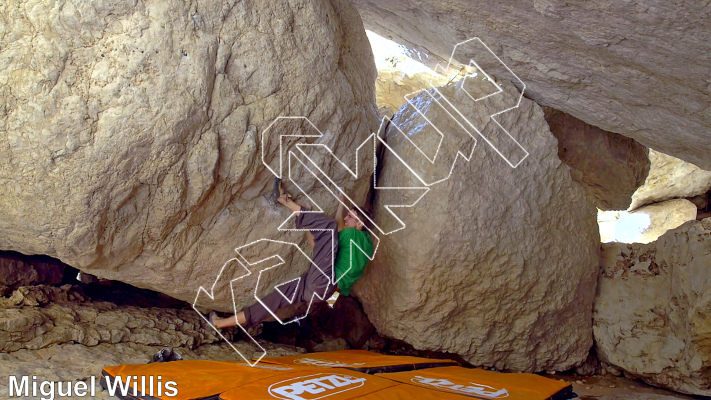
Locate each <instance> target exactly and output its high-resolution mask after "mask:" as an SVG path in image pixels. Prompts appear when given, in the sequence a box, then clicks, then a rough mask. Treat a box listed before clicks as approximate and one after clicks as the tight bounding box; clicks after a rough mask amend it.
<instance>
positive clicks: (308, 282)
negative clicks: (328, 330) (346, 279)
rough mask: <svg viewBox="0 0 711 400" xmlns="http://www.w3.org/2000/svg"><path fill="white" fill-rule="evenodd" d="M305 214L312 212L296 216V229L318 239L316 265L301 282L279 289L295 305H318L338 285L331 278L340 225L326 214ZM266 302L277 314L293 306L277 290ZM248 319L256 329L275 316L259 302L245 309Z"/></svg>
mask: <svg viewBox="0 0 711 400" xmlns="http://www.w3.org/2000/svg"><path fill="white" fill-rule="evenodd" d="M303 211H309V210H308V209H306V208H305V207H303V208H302V212H301V214H299V216H298V217H296V228H297V229H308V230H309V231H310V232H311V234H312V235H313V237H314V252H313V255H312V256H311V260H312V261H313V263H312V264H311V265H310V266H309V269H308V271H306V273H305V274H303V275H301V279H299V280H298V282H297V281H296V280H294V281H291V282H289V283H287V284H284V285H281V286H279V290H281V291H282V292H283V293H284V295H286V297H288V298H290V299H291V298H293V299H294V302H293V304H296V303H299V302H306V303H308V302H310V301H311V298H312V297H313V299H314V302H318V301H321V300H319V297H318V296H321V297H322V298H323V301H326V300H327V299H328V298H329V297H331V295H332V294H333V292H335V291H336V285H332V284H331V276H333V262H334V261H335V259H336V255H337V253H338V223H337V222H336V220H335V219H333V218H331V217H328V216H326V215H323V214H316V213H306V212H303ZM328 229H331V230H332V231H329V230H328ZM314 264H316V265H318V266H319V268H321V271H323V272H324V273H325V274H326V275H324V274H322V273H321V271H319V270H318V268H316V265H314ZM316 295H318V296H316ZM262 302H264V304H266V306H267V307H268V308H269V309H270V310H271V311H272V312H274V313H275V312H276V310H278V309H280V308H283V307H286V306H289V305H290V304H291V303H289V301H288V300H287V299H285V298H284V296H282V295H281V293H279V292H278V291H276V290H274V291H272V292H271V293H269V294H268V295H267V296H266V297H264V298H263V299H262ZM244 316H245V318H246V319H247V324H248V325H249V326H252V325H256V324H258V323H260V322H262V321H264V320H265V319H267V318H269V317H271V314H270V313H269V311H267V309H265V308H264V306H262V304H260V303H259V302H257V303H255V304H253V305H251V306H249V307H247V308H245V309H244Z"/></svg>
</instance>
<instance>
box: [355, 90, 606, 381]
mask: <svg viewBox="0 0 711 400" xmlns="http://www.w3.org/2000/svg"><path fill="white" fill-rule="evenodd" d="M480 82H481V81H480ZM502 89H503V93H504V94H505V95H504V96H503V97H501V96H498V95H497V96H492V97H489V98H488V99H487V100H486V101H481V102H478V103H474V102H471V101H469V100H468V99H469V97H468V95H467V94H466V93H464V89H462V87H461V85H459V84H458V85H456V86H454V85H450V86H447V87H444V88H441V89H439V90H440V93H441V94H443V95H444V96H446V97H447V98H448V99H449V101H450V102H452V104H454V105H456V107H457V108H458V109H459V110H460V111H461V112H462V114H464V115H473V116H474V117H472V119H471V121H474V122H476V121H480V120H481V118H479V116H481V115H485V116H487V118H486V120H488V115H489V114H491V113H492V112H495V111H496V110H497V109H498V110H501V109H504V108H506V106H505V105H504V99H505V98H506V96H508V98H513V99H514V104H515V98H516V96H514V94H516V95H517V94H518V92H517V91H516V90H515V89H514V88H513V86H512V85H510V84H504V85H503V86H502ZM440 97H441V96H439V95H437V96H435V97H431V96H430V95H428V94H426V93H423V94H421V95H420V96H418V97H417V98H416V99H415V102H414V103H415V104H417V105H418V107H419V108H420V109H421V110H423V112H424V113H425V116H426V117H427V120H425V119H423V117H422V116H421V115H419V114H418V113H417V112H415V111H414V108H413V106H412V105H407V106H405V107H403V108H401V109H400V111H399V112H398V114H397V115H396V116H395V117H394V119H393V121H392V123H391V124H390V127H389V128H388V130H387V135H386V139H387V143H388V145H389V146H390V147H391V148H392V149H393V152H394V153H397V155H398V157H399V158H401V159H402V160H405V161H406V163H407V164H408V165H409V166H410V167H411V168H412V170H413V171H416V172H417V173H418V174H419V176H420V177H421V178H422V180H425V181H426V182H428V183H432V182H433V180H435V179H437V178H441V177H442V176H444V177H445V178H446V175H447V173H448V172H449V171H450V166H451V163H452V160H453V159H454V157H455V155H454V153H456V152H457V151H461V152H462V153H464V154H465V155H467V153H469V151H468V150H465V148H466V149H470V148H471V147H469V146H470V145H471V143H470V142H466V140H463V139H462V140H460V141H458V140H459V139H451V138H450V137H449V136H447V138H446V140H445V141H444V142H443V143H442V142H440V140H439V139H438V136H437V135H436V132H434V131H433V126H432V124H435V125H436V126H437V127H438V128H439V131H440V132H443V133H445V134H446V135H454V134H455V133H457V132H460V128H461V126H460V125H459V122H458V121H457V120H455V119H452V118H451V116H450V114H449V113H448V112H445V109H443V108H439V107H438V106H437V105H436V104H435V98H440ZM481 103H484V104H481ZM498 118H499V121H500V123H501V125H502V126H504V127H506V129H508V132H509V133H510V134H511V136H512V137H513V138H515V139H516V140H518V141H519V143H520V145H521V146H523V148H525V149H526V150H527V151H528V152H529V156H528V157H527V158H525V159H523V161H522V162H520V163H518V164H516V163H514V165H517V167H516V168H512V167H511V166H510V165H509V163H507V162H506V161H505V160H504V159H503V158H501V157H499V155H498V154H497V152H496V151H494V150H493V148H492V147H491V146H490V145H489V144H487V143H486V142H485V141H483V140H481V137H479V142H478V143H477V144H476V147H475V148H473V153H472V156H471V160H470V161H469V162H465V161H464V159H463V158H461V157H460V158H459V160H458V161H457V162H456V164H455V167H454V169H453V170H452V171H451V172H452V175H451V176H450V177H449V178H448V179H444V180H441V181H440V182H439V183H435V184H432V185H431V186H430V187H429V189H430V191H429V192H428V193H426V194H425V195H424V197H422V198H421V199H420V200H419V202H417V203H416V204H415V205H414V206H413V207H410V208H400V209H397V210H398V211H397V215H398V216H399V218H401V220H402V221H403V222H404V224H405V225H406V226H405V227H403V228H402V229H401V230H397V231H395V232H394V233H391V234H389V235H385V236H381V240H380V243H379V247H378V250H377V253H376V255H375V259H374V260H373V261H372V262H371V263H370V265H369V266H368V267H367V268H366V271H365V274H364V276H363V278H362V279H361V280H360V281H358V282H356V284H355V287H354V293H355V295H356V296H357V297H358V298H359V299H360V300H361V302H362V304H363V306H364V309H365V311H366V313H367V314H368V317H369V318H370V320H371V321H372V322H373V324H374V325H375V327H376V329H377V331H378V332H379V333H380V334H381V335H384V336H388V337H391V338H395V339H400V340H404V341H406V342H408V343H410V344H412V345H414V346H415V347H416V348H418V349H423V350H434V351H441V352H449V353H456V354H459V355H461V356H462V357H463V358H464V359H465V360H466V361H468V362H470V363H472V364H474V365H478V366H486V367H495V368H497V369H500V370H515V371H542V370H566V369H568V368H570V367H572V366H574V365H576V364H578V363H582V362H583V361H584V360H585V359H586V357H587V356H588V353H589V351H590V348H591V346H592V325H591V317H592V304H593V299H594V296H595V287H596V279H597V268H598V243H599V240H600V239H599V234H598V228H597V223H596V210H595V207H594V206H593V204H592V203H591V202H589V201H588V198H587V195H586V193H585V190H584V189H583V188H582V187H581V186H580V185H579V184H578V183H576V182H575V181H574V180H573V179H572V178H571V174H570V168H569V167H568V166H567V165H565V164H563V163H561V161H560V159H559V158H558V146H557V143H556V139H555V137H554V136H553V135H552V134H551V133H550V130H549V129H548V124H547V123H546V121H545V119H544V117H543V111H542V110H541V108H540V107H539V106H538V105H536V104H535V103H534V102H532V101H530V100H527V99H525V98H524V99H522V100H521V103H520V106H519V107H518V108H516V109H513V110H511V111H508V112H505V113H503V114H500V115H499V116H498ZM430 122H431V123H430ZM490 124H491V125H490ZM492 125H493V123H492V122H491V121H489V122H488V123H487V124H486V126H485V128H484V129H483V130H482V132H485V131H487V129H486V128H491V126H492ZM493 126H495V125H493ZM498 137H499V139H501V138H502V137H503V136H498ZM489 138H490V139H491V138H492V137H491V136H490V137H489ZM413 142H414V143H418V144H419V148H418V147H415V146H412V143H413ZM465 142H466V143H465ZM492 143H494V141H492ZM496 143H498V144H501V143H499V142H496ZM440 144H441V147H438V146H439V145H440ZM448 146H451V147H450V148H447V147H448ZM498 148H499V149H501V148H502V147H498ZM437 149H439V150H438V152H437V154H436V162H435V163H434V164H433V163H431V162H430V160H428V159H426V158H425V157H422V154H425V153H426V154H429V156H430V157H432V156H433V155H434V154H435V153H434V152H433V150H437ZM420 151H421V152H422V154H420ZM398 157H394V156H393V153H391V152H386V154H385V156H384V159H383V162H382V164H383V167H382V168H383V169H382V173H381V174H380V175H379V176H378V185H379V186H380V187H400V188H406V187H417V186H421V184H420V183H419V178H417V177H414V176H413V174H412V173H408V170H407V169H405V168H404V167H403V165H402V163H400V162H399V161H398ZM441 160H444V161H441ZM519 161H520V160H519ZM438 174H439V176H436V175H438ZM441 174H444V175H441ZM408 196H409V194H408V192H407V191H405V190H392V189H390V190H382V191H380V192H379V194H378V197H377V202H376V206H377V207H378V209H380V208H379V207H382V206H384V205H389V204H390V205H393V204H410V203H412V201H411V200H412V199H411V198H410V200H408ZM385 219H386V214H385V213H378V214H377V217H376V220H377V221H376V222H377V223H378V224H379V225H380V224H385V221H384V220H385Z"/></svg>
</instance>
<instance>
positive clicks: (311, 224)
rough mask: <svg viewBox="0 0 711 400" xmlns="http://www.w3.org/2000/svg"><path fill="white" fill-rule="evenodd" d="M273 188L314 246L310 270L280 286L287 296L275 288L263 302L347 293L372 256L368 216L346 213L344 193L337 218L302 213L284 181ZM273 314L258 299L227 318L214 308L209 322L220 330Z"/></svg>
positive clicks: (280, 304)
mask: <svg viewBox="0 0 711 400" xmlns="http://www.w3.org/2000/svg"><path fill="white" fill-rule="evenodd" d="M274 191H275V195H274V197H276V199H277V200H276V201H277V202H278V203H279V204H282V205H283V206H285V207H286V208H288V209H289V210H291V211H292V212H293V213H294V214H296V228H297V229H302V228H303V229H308V230H309V231H308V232H307V233H306V236H307V238H308V241H309V245H310V246H311V247H312V248H313V256H312V260H313V263H312V264H311V265H310V266H309V269H308V271H306V273H305V274H304V275H302V276H301V279H298V280H293V281H291V282H289V283H286V284H283V285H281V286H279V289H280V290H281V291H282V293H283V294H284V295H282V294H281V293H279V292H277V291H276V290H274V291H272V292H271V293H270V294H269V295H267V296H266V297H264V298H263V299H262V302H263V303H264V304H266V305H267V306H268V307H269V309H271V310H277V309H281V308H284V307H286V306H289V305H291V303H289V301H288V300H287V299H286V298H285V297H284V296H286V297H288V298H292V299H294V303H298V302H307V303H308V302H309V301H310V300H311V298H312V297H314V301H326V300H327V299H328V298H329V297H331V295H332V294H333V293H334V292H335V291H336V290H338V292H339V294H341V295H345V296H348V294H349V293H350V290H351V287H352V286H353V284H354V283H355V282H356V281H357V280H358V279H359V278H360V277H361V275H362V274H363V270H364V269H365V266H366V264H367V263H368V260H369V258H370V257H372V256H373V241H372V239H371V238H370V235H369V234H368V233H367V232H366V231H364V228H365V225H364V222H365V221H366V219H365V216H363V215H361V214H360V213H359V211H358V209H356V208H353V209H351V210H348V213H346V208H345V207H344V206H343V203H344V202H345V198H344V196H343V194H341V196H340V199H341V203H339V205H338V210H337V211H336V218H335V219H334V218H331V217H328V216H326V215H323V214H317V213H309V212H302V211H308V209H307V208H306V207H304V206H301V205H300V204H297V203H295V202H294V201H293V200H292V199H291V197H290V196H289V195H288V194H287V193H285V192H284V191H283V189H282V187H281V182H280V181H278V180H277V181H276V182H275V189H274ZM277 195H278V197H277ZM335 230H338V235H337V237H336V236H335V235H333V234H332V231H335ZM351 242H353V243H355V244H356V245H357V246H358V247H360V248H361V249H362V250H363V251H365V252H367V253H368V255H367V256H366V255H365V254H363V252H361V251H359V250H358V249H354V250H353V254H351ZM334 252H335V273H336V274H335V277H336V280H337V282H336V285H332V284H331V278H330V277H331V274H332V272H333V270H334V265H332V260H334V258H333V257H332V254H333V253H334ZM351 260H352V263H351ZM316 265H318V266H319V267H321V270H322V271H323V272H324V273H325V274H326V275H324V274H323V273H321V271H319V270H318V269H317V268H316ZM295 292H296V293H295ZM314 293H319V295H320V294H321V293H324V296H323V299H322V300H321V299H319V297H317V296H313V295H314ZM270 316H271V313H270V312H269V311H267V309H266V308H265V307H264V306H263V305H262V304H260V303H259V302H257V303H255V304H253V305H251V306H249V307H247V308H245V309H244V310H243V311H241V312H239V313H237V314H235V315H233V316H231V317H227V318H219V317H217V314H216V313H215V311H211V312H210V314H209V321H210V323H211V324H212V325H213V326H215V327H216V328H218V329H222V328H227V327H230V326H236V325H237V324H239V325H242V326H243V327H245V328H246V327H251V326H254V325H256V324H258V323H260V322H262V321H264V320H266V319H268V318H269V317H270Z"/></svg>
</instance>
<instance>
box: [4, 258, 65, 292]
mask: <svg viewBox="0 0 711 400" xmlns="http://www.w3.org/2000/svg"><path fill="white" fill-rule="evenodd" d="M64 268H65V265H64V264H62V263H61V262H59V261H57V260H53V259H51V258H50V257H44V256H34V257H27V256H22V255H20V254H17V253H7V252H3V253H2V254H0V288H2V287H3V286H5V287H7V288H8V289H16V288H17V287H19V286H26V285H35V284H39V283H43V284H48V285H56V284H58V283H60V282H61V281H62V278H63V277H64ZM0 295H3V293H2V290H0Z"/></svg>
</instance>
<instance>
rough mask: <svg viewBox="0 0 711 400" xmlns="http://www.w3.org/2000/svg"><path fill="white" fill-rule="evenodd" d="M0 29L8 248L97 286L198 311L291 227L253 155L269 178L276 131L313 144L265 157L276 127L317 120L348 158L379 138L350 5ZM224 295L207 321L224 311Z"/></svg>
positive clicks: (74, 17) (142, 7)
mask: <svg viewBox="0 0 711 400" xmlns="http://www.w3.org/2000/svg"><path fill="white" fill-rule="evenodd" d="M0 20H2V21H4V23H3V24H2V27H1V28H0V30H1V31H2V35H0V99H2V103H0V186H2V187H3V188H4V190H2V192H1V193H0V215H2V216H3V217H2V218H1V219H0V249H7V250H16V251H20V252H22V253H25V254H47V255H51V256H53V257H56V258H59V259H61V260H62V261H64V262H66V263H68V264H70V265H72V266H75V267H77V268H80V269H81V270H82V271H85V272H88V273H91V274H93V275H96V276H98V277H100V278H107V279H115V280H121V281H124V282H128V283H131V284H132V285H135V286H138V287H142V288H149V289H153V290H157V291H160V292H163V293H166V294H169V295H171V296H173V297H176V298H179V299H183V300H188V301H192V300H193V299H195V295H196V293H197V289H198V287H200V286H205V287H208V288H209V287H211V285H212V284H213V282H214V281H215V279H216V277H217V274H218V272H219V270H220V267H222V266H223V264H224V263H225V262H226V261H227V260H228V259H230V258H233V257H234V256H235V253H234V249H235V248H236V247H238V246H241V245H244V244H246V243H248V242H249V241H253V240H257V239H260V238H272V237H274V236H275V235H276V234H277V230H276V228H277V226H279V224H280V223H281V222H282V221H283V219H285V217H286V216H287V215H288V214H286V213H282V212H281V210H278V211H277V209H276V208H275V207H274V206H273V205H272V204H271V203H269V202H268V201H267V200H266V199H265V197H264V195H265V194H266V193H267V192H268V191H270V190H271V177H272V174H271V173H269V172H268V171H267V169H266V168H264V166H263V164H262V162H261V159H260V149H261V148H264V149H265V160H266V161H268V162H273V161H274V160H275V159H276V160H278V157H279V155H278V146H277V145H278V143H279V141H278V137H279V135H278V133H283V134H299V133H303V132H301V131H299V128H298V127H296V128H293V129H290V130H288V129H283V130H280V131H278V132H277V134H275V135H274V137H273V138H272V137H270V139H269V141H268V142H266V145H265V146H262V144H261V142H260V138H261V134H262V133H264V132H265V130H266V128H267V127H268V126H269V124H270V123H272V121H273V120H274V119H275V118H276V117H278V116H283V115H286V116H308V117H309V118H310V120H311V121H312V122H313V123H314V125H315V126H316V127H318V129H320V130H321V131H322V132H323V133H324V136H323V138H321V139H318V140H317V141H318V142H322V143H326V144H328V145H330V146H331V148H332V149H333V150H334V152H335V153H336V154H338V155H339V156H343V155H344V154H350V153H352V151H353V150H354V149H355V147H356V146H357V143H360V141H362V139H363V138H365V137H366V136H367V135H369V134H370V133H371V132H372V131H373V130H374V129H377V124H378V119H377V114H376V108H375V103H374V93H373V82H374V81H375V77H376V71H375V66H374V62H373V58H372V53H371V51H370V48H369V46H368V40H367V38H366V35H365V31H364V29H363V27H362V25H361V22H360V20H359V17H358V13H357V12H356V10H355V9H353V8H352V7H351V6H350V5H349V4H348V3H347V2H345V1H342V0H296V1H291V2H289V3H288V5H287V4H286V3H275V2H261V1H242V2H240V1H213V0H208V1H201V2H199V3H197V2H193V1H184V0H161V1H152V2H148V3H143V2H136V1H128V2H113V1H108V0H106V1H104V0H100V1H93V2H65V1H60V2H40V3H32V2H29V1H25V0H10V1H9V2H8V1H5V2H3V3H2V4H1V5H0ZM343 138H346V139H344V140H340V139H343ZM313 140H316V139H312V141H313ZM288 144H289V143H287V145H288ZM328 168H329V167H328V166H326V169H327V170H328ZM339 179H340V180H341V183H343V181H344V178H339ZM337 180H338V179H337ZM364 188H365V189H367V182H360V183H358V182H357V183H355V184H354V187H353V188H349V189H353V190H354V191H356V192H358V191H359V190H360V192H363V189H364ZM290 189H292V190H293V189H294V188H293V187H290ZM307 189H309V188H307ZM324 193H325V191H324V190H323V189H314V190H313V192H312V193H310V194H312V195H313V196H315V197H316V198H319V196H320V198H321V199H322V200H323V206H324V207H327V208H328V207H331V208H333V207H334V204H335V201H334V200H329V198H328V197H325V196H324ZM329 201H330V202H329ZM302 236H303V235H295V236H292V237H289V238H288V239H290V240H291V241H300V240H302ZM286 261H287V263H289V261H290V257H289V256H288V255H287V256H286ZM306 265H307V264H304V265H303V266H294V268H296V269H298V268H306ZM232 272H234V271H225V273H226V274H230V273H232ZM298 272H299V271H295V273H296V274H297V276H298ZM238 273H240V272H239V271H238ZM273 279H274V282H272V284H276V283H280V282H279V281H283V280H282V278H280V277H276V278H273ZM227 282H229V281H227ZM227 282H224V283H222V284H220V285H218V286H217V287H215V290H216V292H217V293H218V294H217V296H218V299H217V301H216V302H215V303H214V304H206V305H205V306H206V307H214V308H218V309H221V310H224V311H227V310H231V309H232V307H231V306H232V302H231V300H230V293H229V289H228V283H227ZM253 287H254V282H253V281H250V282H247V281H245V283H244V285H243V287H241V286H240V285H237V290H236V292H237V294H238V299H237V300H238V304H241V305H246V304H247V303H251V302H252V301H253V299H252V300H251V301H250V300H249V299H247V297H245V298H244V299H243V298H240V297H239V296H241V293H243V292H244V293H247V292H249V291H251V289H253ZM245 296H246V295H245Z"/></svg>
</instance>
